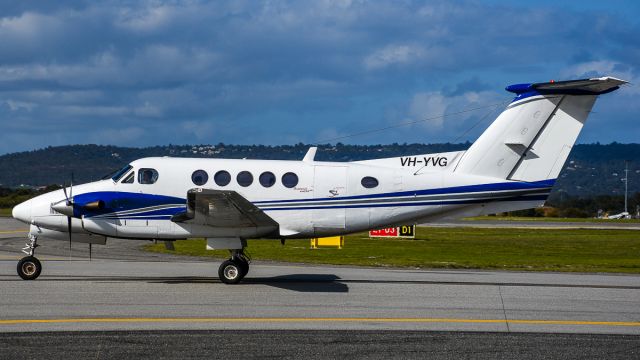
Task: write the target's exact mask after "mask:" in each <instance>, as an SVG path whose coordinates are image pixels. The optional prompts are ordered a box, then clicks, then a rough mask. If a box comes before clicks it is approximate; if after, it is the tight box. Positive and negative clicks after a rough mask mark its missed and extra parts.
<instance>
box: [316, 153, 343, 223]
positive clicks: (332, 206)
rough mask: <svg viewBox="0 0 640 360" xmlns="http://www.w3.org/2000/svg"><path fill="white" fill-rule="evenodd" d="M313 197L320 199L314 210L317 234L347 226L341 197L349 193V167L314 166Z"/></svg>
mask: <svg viewBox="0 0 640 360" xmlns="http://www.w3.org/2000/svg"><path fill="white" fill-rule="evenodd" d="M313 179H314V181H313V197H314V198H315V199H318V201H317V204H314V205H313V206H314V209H313V210H312V212H313V213H312V221H313V227H314V229H315V231H316V234H318V235H321V234H323V233H325V232H326V233H331V232H332V231H331V230H332V229H333V230H336V229H337V230H340V229H344V228H345V208H340V206H341V205H340V200H339V199H340V198H341V197H344V196H345V195H347V168H346V167H345V166H323V165H318V166H315V167H314V177H313Z"/></svg>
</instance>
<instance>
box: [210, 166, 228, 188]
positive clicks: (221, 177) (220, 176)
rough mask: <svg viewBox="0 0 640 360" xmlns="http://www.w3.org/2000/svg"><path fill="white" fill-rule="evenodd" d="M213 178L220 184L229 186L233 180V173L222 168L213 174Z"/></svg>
mask: <svg viewBox="0 0 640 360" xmlns="http://www.w3.org/2000/svg"><path fill="white" fill-rule="evenodd" d="M213 180H214V181H215V182H216V184H218V186H227V185H229V183H230V182H231V174H229V172H228V171H225V170H220V171H218V172H217V173H216V174H215V175H213Z"/></svg>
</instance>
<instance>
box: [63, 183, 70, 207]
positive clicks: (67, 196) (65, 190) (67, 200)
mask: <svg viewBox="0 0 640 360" xmlns="http://www.w3.org/2000/svg"><path fill="white" fill-rule="evenodd" d="M62 191H63V192H64V199H65V200H66V202H67V205H69V203H70V201H69V195H67V183H66V182H65V183H64V184H62Z"/></svg>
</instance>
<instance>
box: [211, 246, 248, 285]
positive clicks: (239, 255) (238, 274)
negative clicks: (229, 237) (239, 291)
mask: <svg viewBox="0 0 640 360" xmlns="http://www.w3.org/2000/svg"><path fill="white" fill-rule="evenodd" d="M250 262H251V260H250V259H249V257H248V256H247V255H246V254H245V253H244V251H243V250H233V251H232V252H231V258H230V259H229V260H226V261H224V262H223V263H222V264H221V265H220V268H219V269H218V277H220V281H222V282H223V283H225V284H237V283H239V282H240V281H242V279H244V277H245V276H246V275H247V273H248V272H249V263H250Z"/></svg>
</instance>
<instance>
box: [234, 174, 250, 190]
mask: <svg viewBox="0 0 640 360" xmlns="http://www.w3.org/2000/svg"><path fill="white" fill-rule="evenodd" d="M236 181H238V185H240V186H243V187H247V186H249V185H251V184H252V183H253V175H251V173H250V172H248V171H241V172H239V173H238V176H236Z"/></svg>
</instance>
